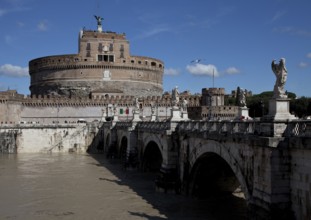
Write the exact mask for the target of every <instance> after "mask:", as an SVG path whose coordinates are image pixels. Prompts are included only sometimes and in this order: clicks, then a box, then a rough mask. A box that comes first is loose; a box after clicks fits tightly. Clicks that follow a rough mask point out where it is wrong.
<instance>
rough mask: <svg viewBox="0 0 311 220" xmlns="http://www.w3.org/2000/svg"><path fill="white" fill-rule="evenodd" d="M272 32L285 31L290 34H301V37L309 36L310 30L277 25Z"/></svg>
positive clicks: (310, 35) (310, 34)
mask: <svg viewBox="0 0 311 220" xmlns="http://www.w3.org/2000/svg"><path fill="white" fill-rule="evenodd" d="M273 31H274V32H279V33H287V34H290V35H296V36H303V37H311V31H310V30H303V29H297V28H294V27H278V28H274V29H273Z"/></svg>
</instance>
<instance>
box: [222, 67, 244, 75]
mask: <svg viewBox="0 0 311 220" xmlns="http://www.w3.org/2000/svg"><path fill="white" fill-rule="evenodd" d="M225 73H227V74H229V75H233V74H237V73H240V70H238V69H237V68H235V67H229V68H228V69H226V70H225Z"/></svg>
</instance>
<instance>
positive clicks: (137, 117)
mask: <svg viewBox="0 0 311 220" xmlns="http://www.w3.org/2000/svg"><path fill="white" fill-rule="evenodd" d="M139 115H140V111H139V110H134V111H133V119H132V121H141V119H140V117H139Z"/></svg>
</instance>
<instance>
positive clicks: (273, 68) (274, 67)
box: [271, 60, 278, 73]
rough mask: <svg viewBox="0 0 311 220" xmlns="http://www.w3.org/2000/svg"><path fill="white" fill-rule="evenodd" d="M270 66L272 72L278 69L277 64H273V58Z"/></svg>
mask: <svg viewBox="0 0 311 220" xmlns="http://www.w3.org/2000/svg"><path fill="white" fill-rule="evenodd" d="M271 68H272V71H273V72H274V73H277V71H278V65H277V64H275V60H273V61H272V63H271Z"/></svg>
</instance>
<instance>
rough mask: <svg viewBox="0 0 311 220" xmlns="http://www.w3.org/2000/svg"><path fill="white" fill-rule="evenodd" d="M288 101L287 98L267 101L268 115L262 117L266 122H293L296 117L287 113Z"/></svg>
mask: <svg viewBox="0 0 311 220" xmlns="http://www.w3.org/2000/svg"><path fill="white" fill-rule="evenodd" d="M289 101H290V99H288V98H275V99H270V100H269V113H268V115H266V116H264V117H263V119H264V121H266V120H293V119H296V117H295V116H294V115H292V114H290V113H289Z"/></svg>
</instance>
